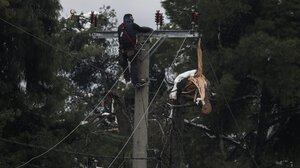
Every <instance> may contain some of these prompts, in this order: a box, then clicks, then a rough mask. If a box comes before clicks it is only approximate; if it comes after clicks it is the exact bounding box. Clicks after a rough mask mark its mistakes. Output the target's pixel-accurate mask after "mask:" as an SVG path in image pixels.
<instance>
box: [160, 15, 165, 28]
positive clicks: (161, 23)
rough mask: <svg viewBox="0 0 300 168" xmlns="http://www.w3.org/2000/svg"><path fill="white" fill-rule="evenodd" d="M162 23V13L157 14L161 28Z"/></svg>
mask: <svg viewBox="0 0 300 168" xmlns="http://www.w3.org/2000/svg"><path fill="white" fill-rule="evenodd" d="M163 23H164V16H163V14H162V13H160V14H159V25H160V26H162V25H163Z"/></svg>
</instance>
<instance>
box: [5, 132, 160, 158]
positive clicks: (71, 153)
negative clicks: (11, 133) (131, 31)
mask: <svg viewBox="0 0 300 168" xmlns="http://www.w3.org/2000/svg"><path fill="white" fill-rule="evenodd" d="M0 140H1V141H3V142H6V143H11V144H17V145H20V146H25V147H30V148H35V149H42V150H47V149H48V148H47V147H44V146H38V145H33V144H27V143H21V142H17V141H13V140H9V139H6V138H2V137H0ZM52 151H55V152H60V153H66V154H70V155H76V156H85V157H94V158H101V159H105V158H106V159H111V158H114V156H108V155H98V154H91V153H82V152H73V151H67V150H60V149H53V150H52ZM118 159H129V160H156V158H155V157H147V158H142V157H141V158H133V157H119V158H118Z"/></svg>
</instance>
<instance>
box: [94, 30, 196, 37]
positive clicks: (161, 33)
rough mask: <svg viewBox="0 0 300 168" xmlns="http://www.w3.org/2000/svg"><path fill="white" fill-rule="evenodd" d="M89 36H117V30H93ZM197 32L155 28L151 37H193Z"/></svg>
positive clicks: (147, 34)
mask: <svg viewBox="0 0 300 168" xmlns="http://www.w3.org/2000/svg"><path fill="white" fill-rule="evenodd" d="M138 35H143V36H149V35H150V33H141V34H138ZM91 36H92V37H93V38H94V39H108V38H118V32H117V31H103V32H93V33H91ZM198 36H199V33H198V32H196V31H193V30H157V31H154V32H153V34H152V36H151V37H152V38H159V37H168V38H185V37H187V38H193V37H198Z"/></svg>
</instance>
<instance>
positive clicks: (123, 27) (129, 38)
mask: <svg viewBox="0 0 300 168" xmlns="http://www.w3.org/2000/svg"><path fill="white" fill-rule="evenodd" d="M127 25H128V23H126V24H125V25H124V23H122V24H121V26H122V32H121V33H120V37H119V39H120V41H122V42H123V41H124V40H123V39H121V38H123V35H124V33H125V35H126V36H127V38H128V40H129V41H130V43H131V44H132V47H134V46H135V43H134V41H133V40H132V39H131V37H130V36H129V34H128V33H127V31H126V26H127Z"/></svg>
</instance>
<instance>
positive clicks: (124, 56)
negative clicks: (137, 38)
mask: <svg viewBox="0 0 300 168" xmlns="http://www.w3.org/2000/svg"><path fill="white" fill-rule="evenodd" d="M119 63H120V65H121V67H122V68H123V71H124V70H125V69H126V68H127V67H128V60H127V53H126V52H123V53H121V56H120V57H119ZM124 78H125V80H126V82H129V81H130V74H129V68H127V69H126V71H125V72H124Z"/></svg>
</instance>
